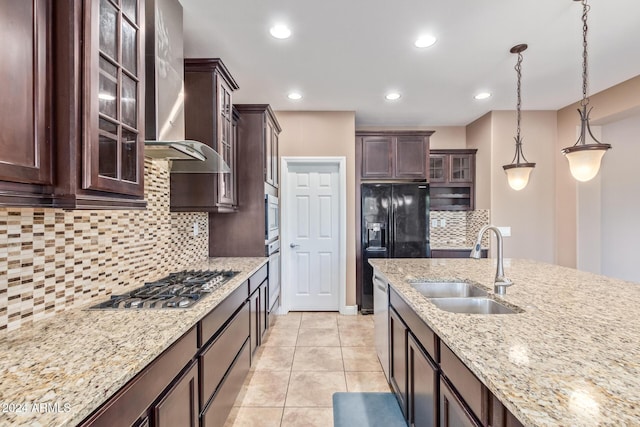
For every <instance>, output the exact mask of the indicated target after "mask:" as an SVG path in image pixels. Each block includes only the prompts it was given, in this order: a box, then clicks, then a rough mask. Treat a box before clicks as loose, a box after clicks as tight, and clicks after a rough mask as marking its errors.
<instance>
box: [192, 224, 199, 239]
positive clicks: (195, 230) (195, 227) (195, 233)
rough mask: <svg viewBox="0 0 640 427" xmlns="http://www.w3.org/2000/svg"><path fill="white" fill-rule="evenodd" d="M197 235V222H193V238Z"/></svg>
mask: <svg viewBox="0 0 640 427" xmlns="http://www.w3.org/2000/svg"><path fill="white" fill-rule="evenodd" d="M198 233H199V230H198V223H197V222H194V223H193V237H196V236H197V235H198Z"/></svg>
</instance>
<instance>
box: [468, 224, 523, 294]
mask: <svg viewBox="0 0 640 427" xmlns="http://www.w3.org/2000/svg"><path fill="white" fill-rule="evenodd" d="M487 230H492V231H493V232H494V233H495V235H496V238H497V239H498V268H497V269H496V280H495V282H494V284H493V292H495V293H496V294H498V295H504V294H506V293H507V287H509V286H511V285H513V282H512V281H511V279H509V278H507V277H505V275H504V265H503V257H502V233H501V232H500V230H499V229H498V227H495V226H493V225H485V226H484V227H482V228H481V229H480V232H479V233H478V239H477V240H476V245H475V246H474V247H473V249H472V250H471V255H469V257H470V258H475V259H479V258H480V252H481V251H482V236H483V235H484V233H486V232H487Z"/></svg>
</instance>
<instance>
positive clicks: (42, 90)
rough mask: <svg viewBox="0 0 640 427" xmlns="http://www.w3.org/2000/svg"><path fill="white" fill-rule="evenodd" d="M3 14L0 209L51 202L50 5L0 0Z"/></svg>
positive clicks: (38, 1)
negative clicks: (1, 207)
mask: <svg viewBox="0 0 640 427" xmlns="http://www.w3.org/2000/svg"><path fill="white" fill-rule="evenodd" d="M1 15H2V16H1V17H0V22H1V23H0V39H1V40H4V41H5V42H4V43H3V44H2V48H0V49H1V50H0V52H2V61H0V81H1V82H3V86H2V87H3V89H2V96H1V97H0V129H1V130H2V131H1V132H0V205H5V204H6V205H16V206H32V205H40V204H42V205H47V204H51V203H52V199H51V196H50V194H51V192H52V190H51V187H48V186H50V185H51V184H52V183H53V180H52V174H51V172H52V170H51V169H52V168H51V160H52V159H51V155H52V151H51V150H52V134H51V120H52V114H51V91H52V87H51V83H52V81H53V78H52V62H51V60H52V55H51V50H50V45H51V42H52V40H51V28H52V1H50V0H35V1H8V2H3V3H2V13H1ZM9 41H11V42H9Z"/></svg>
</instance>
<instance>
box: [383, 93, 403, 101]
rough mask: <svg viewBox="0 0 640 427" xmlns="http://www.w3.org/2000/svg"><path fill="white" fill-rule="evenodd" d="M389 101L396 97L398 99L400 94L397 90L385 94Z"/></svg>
mask: <svg viewBox="0 0 640 427" xmlns="http://www.w3.org/2000/svg"><path fill="white" fill-rule="evenodd" d="M385 98H386V99H388V100H389V101H395V100H396V99H400V94H399V93H398V92H390V93H388V94H387V95H386V96H385Z"/></svg>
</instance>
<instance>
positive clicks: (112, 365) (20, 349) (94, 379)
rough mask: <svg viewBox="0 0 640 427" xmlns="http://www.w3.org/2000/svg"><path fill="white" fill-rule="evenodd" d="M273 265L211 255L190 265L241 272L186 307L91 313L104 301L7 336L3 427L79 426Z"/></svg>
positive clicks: (1, 348) (0, 374)
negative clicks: (232, 295)
mask: <svg viewBox="0 0 640 427" xmlns="http://www.w3.org/2000/svg"><path fill="white" fill-rule="evenodd" d="M266 263H267V259H266V258H212V259H209V260H207V261H203V262H200V263H195V264H193V265H191V266H190V267H189V268H190V269H210V270H214V269H218V270H233V271H237V272H238V274H236V275H235V276H234V277H233V278H232V279H231V280H229V281H228V282H227V283H225V284H224V285H223V286H221V287H220V288H218V289H216V290H215V291H214V292H212V293H211V294H210V295H208V296H206V297H204V298H202V300H201V301H199V302H198V303H197V304H195V305H194V306H192V307H190V308H187V309H148V310H87V308H88V307H89V306H91V305H93V304H95V303H97V302H100V301H101V300H104V299H107V298H108V297H107V296H102V297H98V298H96V300H95V301H91V302H90V303H87V306H85V307H83V308H77V309H70V310H68V311H65V312H61V313H57V314H56V315H55V316H54V317H53V318H51V319H47V320H42V321H39V322H35V323H34V324H33V325H31V326H28V327H23V328H21V329H19V330H17V331H13V332H9V333H7V335H6V336H5V337H3V338H0V356H1V357H0V404H1V405H2V407H0V425H1V426H5V425H29V426H75V425H77V424H78V423H80V422H81V421H82V420H83V419H85V418H86V417H87V416H88V415H89V414H91V413H92V412H93V411H94V410H95V409H97V408H98V407H100V405H102V404H103V403H104V402H106V401H107V400H108V399H109V398H110V397H111V396H112V395H113V394H114V393H116V392H118V390H120V389H121V388H122V386H123V385H125V384H127V383H128V382H129V381H130V380H131V379H133V378H134V377H135V376H136V375H137V374H138V373H139V372H140V371H142V370H143V369H144V368H145V367H146V366H147V365H149V364H150V363H151V362H152V361H154V360H155V359H156V358H157V357H158V356H159V355H161V354H162V353H163V352H164V351H165V350H167V348H169V347H170V346H171V345H172V344H173V343H174V342H176V341H177V340H179V339H181V337H183V336H184V335H185V333H187V332H188V331H190V330H193V328H194V325H196V324H197V323H198V322H199V321H201V320H202V319H203V318H204V317H205V316H207V315H208V314H209V313H210V312H212V310H214V309H215V308H216V307H218V306H219V305H220V304H221V303H222V302H223V301H225V298H227V297H228V296H230V295H231V294H232V293H234V291H235V290H236V289H238V288H239V287H240V286H244V285H243V284H246V281H247V279H248V278H250V277H252V275H253V274H254V273H256V272H257V271H258V270H259V269H261V268H262V267H264V266H265V264H266ZM265 268H266V267H265ZM140 285H141V284H140V283H135V284H132V285H131V286H130V287H128V288H124V289H123V290H122V291H123V292H126V291H129V290H132V289H134V288H137V287H139V286H140ZM194 334H195V333H194ZM247 334H248V332H247Z"/></svg>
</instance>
